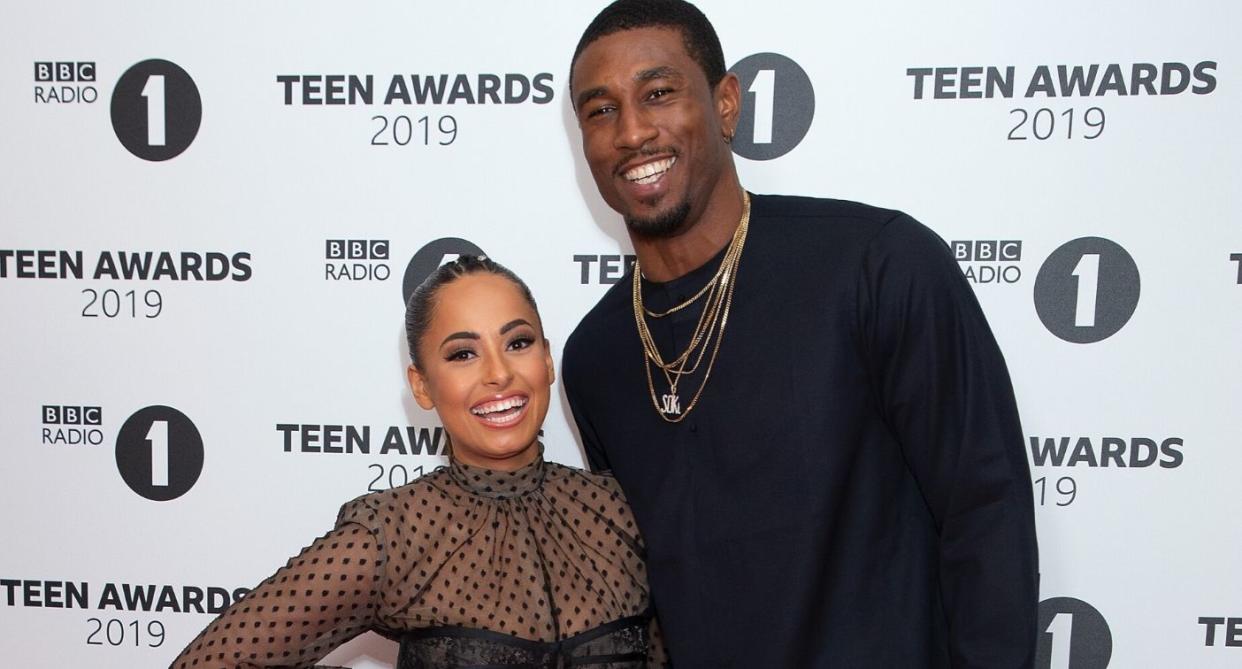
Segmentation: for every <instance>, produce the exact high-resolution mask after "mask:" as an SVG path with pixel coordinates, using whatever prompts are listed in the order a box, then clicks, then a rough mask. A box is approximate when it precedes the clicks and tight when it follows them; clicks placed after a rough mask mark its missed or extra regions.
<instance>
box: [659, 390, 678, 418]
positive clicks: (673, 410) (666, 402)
mask: <svg viewBox="0 0 1242 669" xmlns="http://www.w3.org/2000/svg"><path fill="white" fill-rule="evenodd" d="M660 404H661V407H660V413H663V414H664V415H666V416H680V415H681V397H679V396H678V395H677V393H670V394H668V395H661V396H660Z"/></svg>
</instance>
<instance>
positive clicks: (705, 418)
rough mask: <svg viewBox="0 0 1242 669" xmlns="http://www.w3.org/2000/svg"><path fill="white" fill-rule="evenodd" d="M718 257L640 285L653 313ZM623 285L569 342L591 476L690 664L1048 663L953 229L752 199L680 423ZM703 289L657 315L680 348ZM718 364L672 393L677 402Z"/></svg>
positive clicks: (683, 667) (1026, 521) (1031, 562)
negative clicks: (643, 550) (601, 474)
mask: <svg viewBox="0 0 1242 669" xmlns="http://www.w3.org/2000/svg"><path fill="white" fill-rule="evenodd" d="M722 255H723V249H722V252H721V254H718V255H717V257H716V258H714V259H712V260H711V261H709V262H708V263H706V264H705V265H704V266H703V267H700V268H699V269H697V270H694V271H692V272H690V273H689V274H687V275H685V276H683V277H679V278H678V279H674V280H673V281H669V282H667V283H651V282H646V281H644V283H643V295H644V301H645V304H646V305H647V307H648V308H650V309H653V310H662V309H667V308H668V307H671V306H673V305H675V304H678V303H680V302H682V301H683V300H685V299H687V298H689V297H690V296H692V295H694V293H695V292H696V291H698V290H699V289H700V288H701V287H702V286H703V285H705V283H706V282H707V281H708V280H709V279H710V278H711V277H712V275H713V274H714V272H715V270H716V268H717V267H718V266H719V263H720V261H721V258H722ZM630 281H631V277H630V276H628V275H627V277H626V279H625V280H623V281H622V282H620V283H619V284H617V285H616V286H614V287H613V288H612V289H611V290H609V291H608V293H606V294H605V295H604V297H603V298H602V299H601V300H600V302H599V304H597V305H596V306H595V307H594V308H593V309H592V310H591V311H590V313H588V314H587V316H586V317H585V318H584V319H583V321H582V322H581V323H580V324H579V325H578V327H577V329H576V330H575V331H574V333H573V334H572V335H571V336H570V338H569V340H568V341H567V343H566V346H565V354H564V364H563V378H564V383H565V387H566V392H567V394H568V397H569V402H570V406H571V408H572V411H573V415H574V419H575V421H576V422H577V424H578V428H579V432H580V434H581V437H582V442H583V446H584V449H585V451H586V454H587V458H588V461H589V462H590V465H591V467H592V468H593V469H596V470H605V469H607V470H612V472H613V473H614V474H615V475H616V477H617V480H618V481H619V482H620V484H621V486H622V488H623V489H624V490H625V493H626V495H627V497H628V498H629V501H630V504H631V505H632V506H633V509H634V514H635V517H636V519H637V521H638V524H639V528H640V530H641V531H642V532H643V535H644V537H645V539H646V542H647V547H648V555H647V559H648V565H649V576H650V579H651V588H652V595H653V599H654V603H655V606H656V610H657V613H658V615H659V617H660V622H661V625H662V626H663V629H664V633H665V635H666V639H667V642H668V647H669V651H670V654H671V656H672V660H673V662H674V665H675V666H677V667H679V668H680V669H689V668H696V667H703V668H712V669H717V668H720V667H740V668H746V669H753V668H758V667H774V668H795V667H796V668H799V669H802V668H807V667H848V668H860V667H876V668H881V667H882V668H884V669H893V668H903V669H904V668H912V667H935V668H940V667H986V668H987V669H997V668H1002V667H1031V666H1033V663H1034V655H1035V642H1036V637H1037V629H1036V621H1037V607H1038V574H1037V570H1038V566H1037V556H1036V542H1035V523H1034V509H1033V502H1032V493H1031V481H1030V471H1029V468H1028V466H1027V461H1026V456H1025V453H1024V451H1023V438H1022V433H1021V427H1020V425H1019V422H1018V413H1017V409H1016V407H1015V403H1014V398H1013V390H1012V387H1011V384H1010V380H1009V375H1008V372H1007V371H1006V368H1005V362H1004V359H1003V358H1002V356H1001V353H1000V350H999V349H998V347H997V345H996V342H995V340H994V338H993V336H992V334H991V331H990V330H989V328H988V326H987V322H986V320H985V319H984V315H983V312H982V310H981V309H980V307H979V304H978V302H977V301H976V299H975V297H974V293H973V292H972V291H971V288H970V286H969V284H968V283H967V282H966V281H965V279H964V278H963V277H962V274H961V272H960V270H959V269H958V267H957V263H956V262H955V261H954V260H953V259H952V257H951V255H950V253H949V250H948V248H947V247H946V245H945V244H944V242H943V241H942V240H941V239H940V238H939V237H937V236H936V235H935V234H934V233H933V232H931V231H930V230H928V229H927V228H926V227H924V226H922V225H921V224H919V223H918V222H916V221H914V220H913V219H912V218H910V217H909V216H906V215H905V214H902V213H899V212H895V211H889V210H883V209H877V208H874V207H868V206H866V205H861V204H856V203H850V202H843V201H835V200H822V199H811V198H795V197H777V196H753V197H752V211H751V219H750V230H749V234H748V237H747V240H746V246H745V249H744V252H743V254H742V258H741V265H740V268H739V269H738V274H737V281H736V287H735V293H734V296H733V305H732V310H731V312H730V314H729V319H728V324H727V326H726V330H725V332H724V340H723V342H722V344H721V348H720V352H719V357H718V358H717V360H716V363H715V366H714V367H713V368H712V371H711V377H710V379H709V380H708V382H707V386H706V388H705V389H704V391H703V394H702V398H701V399H700V401H699V404H698V406H697V407H696V408H695V409H694V410H693V412H691V413H690V414H689V415H688V416H687V417H686V419H685V420H684V421H683V422H681V423H679V424H670V423H667V422H665V421H664V420H663V419H662V418H661V417H660V415H659V414H658V413H657V412H656V409H655V408H654V407H653V405H652V398H651V394H650V392H649V390H648V386H647V377H646V375H645V373H644V371H643V364H644V362H643V350H642V346H641V343H640V341H639V338H638V334H637V331H636V328H635V324H634V314H633V307H632V299H631V283H630ZM703 302H704V300H700V301H699V302H698V303H696V304H695V305H694V306H693V307H691V308H687V309H685V310H683V311H681V312H678V313H676V314H673V315H671V316H668V317H666V318H663V319H659V320H654V319H648V323H649V327H650V329H651V332H652V335H653V337H654V338H655V340H656V343H657V346H659V347H660V350H661V353H662V355H663V356H664V358H665V359H666V360H667V359H670V358H672V357H675V355H676V354H679V353H680V352H681V351H683V350H685V347H686V346H687V345H688V343H689V337H690V335H691V334H692V332H693V330H694V326H695V324H696V322H697V320H698V317H699V313H700V309H701V305H702V304H703ZM708 355H709V356H710V352H709V354H708ZM706 368H707V360H706V359H705V360H704V362H703V364H702V365H701V367H700V369H699V372H698V373H697V374H695V375H694V376H692V377H690V378H686V379H683V381H682V382H681V386H680V388H679V391H680V395H681V398H682V408H683V410H684V409H685V407H686V405H687V404H688V403H689V401H690V397H691V396H692V395H693V391H694V389H696V388H697V387H698V384H699V381H700V380H701V378H702V377H701V375H702V374H703V373H704V372H706ZM653 369H654V368H653ZM653 374H654V375H655V378H656V393H657V396H658V395H660V394H662V393H663V392H665V390H664V388H665V387H666V384H665V383H664V381H663V378H662V374H661V373H660V372H659V370H658V369H657V370H654V371H653Z"/></svg>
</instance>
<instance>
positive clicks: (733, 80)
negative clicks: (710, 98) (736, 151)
mask: <svg viewBox="0 0 1242 669" xmlns="http://www.w3.org/2000/svg"><path fill="white" fill-rule="evenodd" d="M714 98H715V101H716V113H717V114H719V115H720V130H721V132H723V133H724V134H725V136H727V137H729V138H730V139H732V138H733V133H735V132H737V122H738V117H739V116H740V115H741V113H742V83H741V82H740V81H738V78H737V75H736V74H733V73H732V72H726V73H725V75H724V78H722V79H721V80H720V82H719V83H717V84H716V91H715V95H714Z"/></svg>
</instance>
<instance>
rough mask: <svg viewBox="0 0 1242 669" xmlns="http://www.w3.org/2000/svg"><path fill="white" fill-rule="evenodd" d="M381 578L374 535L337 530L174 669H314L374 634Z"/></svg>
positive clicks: (228, 614) (345, 526) (232, 613)
mask: <svg viewBox="0 0 1242 669" xmlns="http://www.w3.org/2000/svg"><path fill="white" fill-rule="evenodd" d="M351 504H356V502H355V503H351ZM350 507H351V505H346V507H345V509H343V510H342V512H341V513H342V520H343V521H344V519H345V516H346V514H347V513H349V514H353V513H357V511H356V510H354V509H351V508H350ZM382 578H383V556H382V551H381V549H380V547H379V546H378V542H377V541H376V539H375V536H374V535H373V534H372V532H371V531H370V530H368V529H367V528H365V527H363V526H361V525H359V524H357V523H353V522H341V523H338V526H337V527H336V529H334V530H332V531H331V532H329V533H327V534H325V535H324V536H323V537H321V538H319V539H317V540H316V541H315V542H314V543H312V544H311V545H309V546H307V547H306V548H305V549H303V550H302V552H301V553H300V554H299V555H298V556H297V557H294V558H293V559H291V560H289V563H288V564H286V565H285V566H284V567H283V568H281V569H280V570H279V571H277V572H276V573H275V574H273V575H272V576H271V577H270V578H268V579H267V580H265V581H263V583H261V584H259V586H258V587H257V588H255V589H254V590H252V591H251V592H250V593H249V594H247V595H246V596H245V597H244V598H242V599H241V600H239V601H237V602H236V603H234V604H233V605H232V606H231V607H229V608H228V610H226V611H225V612H224V613H222V614H220V616H219V617H218V618H216V620H215V621H213V622H212V623H211V624H210V625H209V626H208V627H207V629H205V630H203V632H202V634H200V635H199V636H198V638H196V639H194V640H193V641H191V642H190V644H189V645H188V646H187V647H186V649H185V650H184V651H182V653H181V655H180V656H178V657H177V659H176V660H174V661H173V663H172V667H173V669H225V668H227V669H240V668H243V667H244V668H247V669H249V668H258V667H264V668H267V667H309V666H311V665H313V664H314V663H315V662H316V661H317V660H319V659H320V658H322V657H323V656H324V655H327V654H328V653H329V652H331V651H332V649H333V648H335V647H337V646H338V645H340V644H342V643H344V642H346V641H348V640H349V639H351V638H353V637H355V636H357V635H358V634H360V633H362V632H365V631H367V630H368V629H371V627H372V626H373V624H374V618H375V614H376V610H377V606H378V601H379V590H378V589H379V585H380V583H381V581H382Z"/></svg>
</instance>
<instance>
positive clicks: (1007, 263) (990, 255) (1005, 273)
mask: <svg viewBox="0 0 1242 669" xmlns="http://www.w3.org/2000/svg"><path fill="white" fill-rule="evenodd" d="M949 248H950V249H951V250H952V251H953V259H954V260H956V261H957V263H958V266H959V267H960V268H961V270H962V275H963V276H965V277H966V280H967V281H969V282H971V283H974V284H993V285H994V284H1015V283H1017V282H1018V281H1021V280H1022V267H1021V266H1020V265H1019V264H1018V263H1019V262H1021V260H1022V242H1021V241H1019V240H1016V239H1009V240H1004V239H980V240H965V241H954V242H950V243H949Z"/></svg>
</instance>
